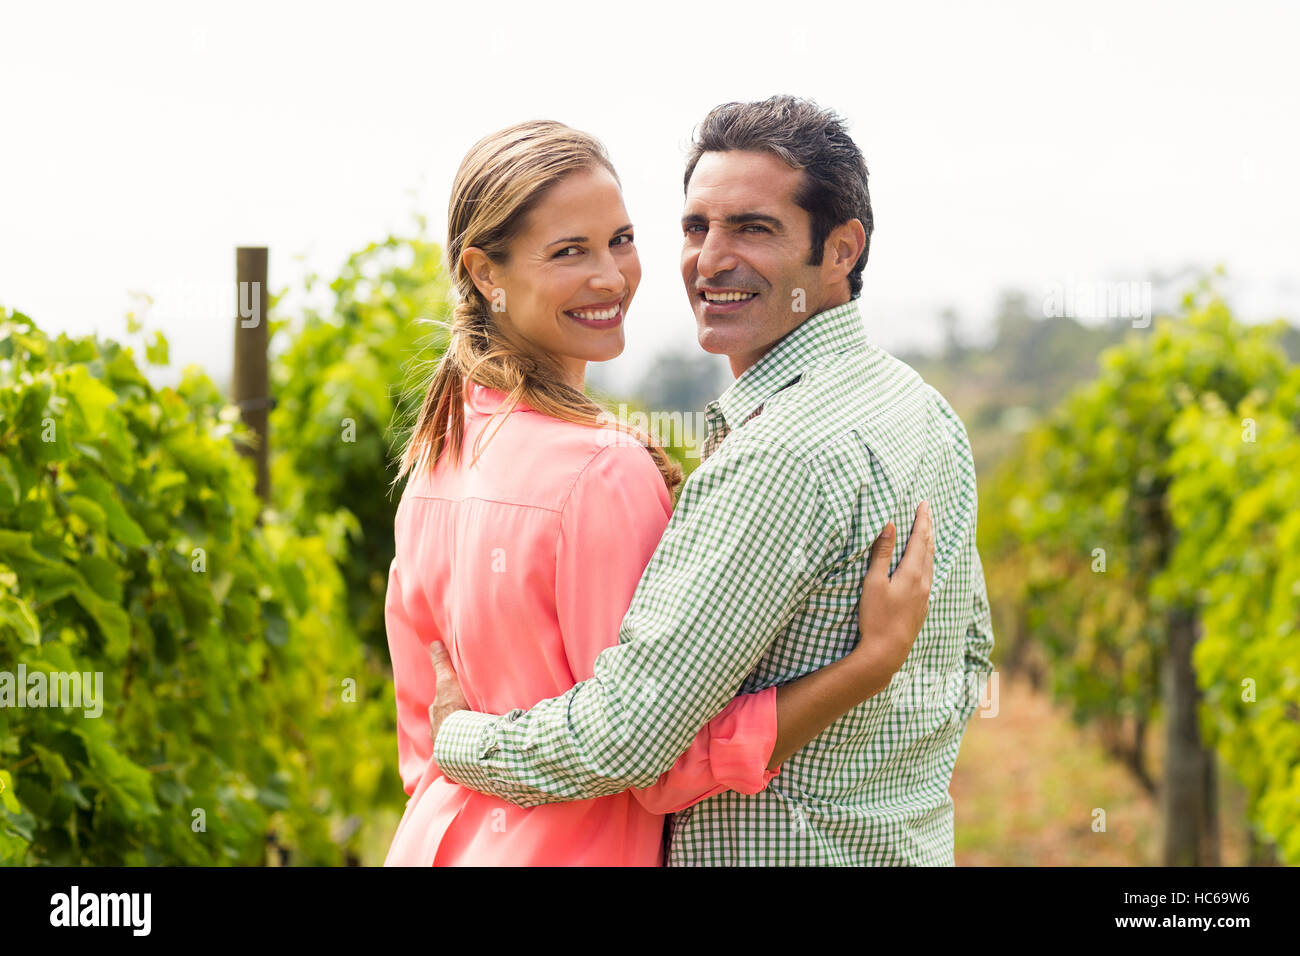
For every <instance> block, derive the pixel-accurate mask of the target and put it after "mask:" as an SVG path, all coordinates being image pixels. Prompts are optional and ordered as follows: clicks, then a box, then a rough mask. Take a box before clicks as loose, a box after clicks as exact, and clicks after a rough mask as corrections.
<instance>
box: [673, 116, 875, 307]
mask: <svg viewBox="0 0 1300 956" xmlns="http://www.w3.org/2000/svg"><path fill="white" fill-rule="evenodd" d="M733 149H746V150H754V151H755V152H768V153H772V154H774V155H776V156H777V157H779V158H780V159H781V160H783V161H784V162H785V163H786V164H787V165H788V166H790V167H792V168H793V169H802V170H803V171H804V177H803V184H802V185H801V186H800V187H799V189H798V191H797V192H796V193H795V197H794V200H795V202H796V203H797V204H798V206H799V208H800V209H803V210H804V211H806V212H807V213H808V214H809V215H810V216H811V217H812V254H811V256H810V257H809V259H808V265H810V266H816V265H821V261H822V250H823V247H824V246H825V245H826V238H827V237H828V236H829V235H830V234H831V230H832V229H834V228H835V227H836V226H840V225H843V224H844V223H846V222H848V221H849V220H850V219H857V220H860V221H861V222H862V228H863V229H864V230H865V231H866V234H867V242H866V245H865V246H863V248H862V255H861V256H860V257H859V258H858V261H857V262H856V263H854V265H853V270H852V271H851V272H850V273H849V298H851V299H856V298H857V297H858V296H859V295H860V294H861V293H862V270H863V269H865V268H866V265H867V252H868V251H869V250H870V249H871V229H872V218H871V194H870V193H869V192H868V191H867V161H866V160H865V159H863V157H862V151H861V150H860V149H858V146H857V144H856V143H855V142H853V139H852V138H851V137H850V136H849V133H848V129H847V126H846V124H845V122H844V120H843V119H842V118H841V117H840V116H839V115H838V114H836V113H835V112H833V111H832V110H828V109H823V108H821V107H820V106H818V105H817V104H816V103H814V102H812V101H811V100H804V99H800V98H799V97H797V96H773V97H770V98H768V99H766V100H763V101H762V102H758V103H723V104H722V105H721V106H718V107H715V108H714V109H713V110H712V111H711V112H710V113H709V115H708V116H706V117H704V122H703V123H701V124H700V126H699V129H697V130H696V132H695V140H694V142H693V143H692V144H691V151H690V153H689V155H687V157H686V176H685V178H684V179H683V180H682V188H683V189H685V188H687V187H689V186H690V183H691V174H692V173H694V172H695V164H696V163H698V162H699V161H700V157H701V156H703V155H704V154H705V153H721V152H726V151H727V150H733Z"/></svg>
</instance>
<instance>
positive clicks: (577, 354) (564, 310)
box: [464, 167, 641, 389]
mask: <svg viewBox="0 0 1300 956" xmlns="http://www.w3.org/2000/svg"><path fill="white" fill-rule="evenodd" d="M464 262H465V265H466V268H467V269H468V270H469V273H470V275H471V276H472V277H473V279H474V283H475V285H476V286H478V289H479V291H480V292H481V293H482V294H483V296H484V298H485V299H487V301H488V304H489V306H490V308H491V309H492V318H493V320H494V321H497V322H499V323H500V324H501V326H502V328H503V329H504V331H505V332H506V334H507V335H510V336H511V337H512V338H515V339H516V341H517V342H518V343H519V344H520V345H522V346H523V347H525V348H530V349H532V350H534V351H536V352H545V353H549V354H550V355H551V356H553V357H554V358H555V359H556V360H557V361H558V362H559V363H560V366H561V367H562V368H563V369H564V370H565V373H566V378H567V380H568V381H569V383H570V384H571V385H575V386H576V387H577V388H579V389H581V388H582V385H583V382H584V379H585V375H586V369H587V363H588V362H602V361H607V360H608V359H612V358H614V357H615V356H617V355H619V354H620V353H621V352H622V351H623V345H624V340H623V316H624V314H625V313H626V311H627V308H628V306H629V305H630V304H631V302H632V296H633V294H634V293H635V292H636V287H637V284H638V283H639V282H640V281H641V262H640V260H639V259H638V258H637V254H636V247H635V246H634V245H633V244H632V224H631V222H630V221H629V219H628V214H627V209H625V208H624V206H623V193H622V190H620V189H619V186H618V181H617V180H615V179H614V177H613V175H611V174H610V172H609V171H608V170H607V169H605V168H604V167H596V168H594V169H590V170H583V171H579V172H574V173H570V174H569V175H568V176H566V177H565V178H564V179H562V180H560V182H558V183H557V184H556V185H555V186H553V187H551V189H550V190H548V191H547V193H546V195H545V196H543V197H542V199H541V201H540V202H539V203H538V204H537V205H536V206H535V207H534V208H533V210H532V212H531V213H530V214H529V215H528V217H527V218H526V220H525V222H524V228H523V231H522V232H520V233H519V234H518V235H517V236H516V237H515V239H514V241H513V242H512V243H511V244H510V249H509V259H508V261H507V262H505V263H494V262H492V261H491V260H490V259H488V258H487V256H486V255H484V254H483V253H482V251H481V250H478V249H472V248H471V249H467V250H465V254H464Z"/></svg>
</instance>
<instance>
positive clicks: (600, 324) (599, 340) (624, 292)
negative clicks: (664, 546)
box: [385, 122, 933, 866]
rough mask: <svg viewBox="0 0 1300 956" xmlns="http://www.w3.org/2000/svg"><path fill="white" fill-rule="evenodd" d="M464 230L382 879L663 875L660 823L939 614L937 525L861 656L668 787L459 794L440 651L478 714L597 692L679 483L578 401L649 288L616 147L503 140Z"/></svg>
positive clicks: (823, 716) (829, 701)
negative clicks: (519, 797) (499, 872)
mask: <svg viewBox="0 0 1300 956" xmlns="http://www.w3.org/2000/svg"><path fill="white" fill-rule="evenodd" d="M447 235H448V248H447V252H448V263H449V266H450V268H451V271H452V273H453V275H454V278H455V287H456V293H457V297H458V303H457V305H456V308H455V312H454V317H453V319H452V322H451V335H450V342H449V344H448V347H447V351H446V353H445V355H444V356H443V358H442V360H441V362H440V364H439V366H438V369H437V370H436V372H435V373H434V377H433V380H432V381H431V382H430V384H429V387H428V390H427V393H426V395H425V399H424V404H423V407H422V409H421V412H420V416H419V419H418V421H417V423H416V426H415V429H414V431H413V432H412V435H411V438H410V441H409V443H408V444H407V447H406V448H405V450H404V452H403V455H402V461H401V468H400V471H399V474H398V480H400V479H401V478H402V477H403V476H404V475H406V474H407V473H408V472H409V473H410V478H409V480H408V482H407V485H406V488H405V491H404V492H403V495H402V501H401V504H400V506H399V509H398V513H397V519H396V525H395V531H396V538H397V548H396V551H397V553H396V556H395V557H394V559H393V563H392V566H391V568H390V571H389V584H388V595H387V601H386V619H387V625H388V641H389V648H390V651H391V654H392V661H393V679H394V682H395V685H396V693H397V716H398V754H399V763H400V769H401V774H402V780H403V786H404V788H405V790H406V792H407V793H408V794H409V795H410V800H409V801H408V803H407V805H406V811H405V813H404V814H403V816H402V820H401V823H400V824H399V825H398V829H397V833H396V835H395V836H394V839H393V844H392V847H391V848H390V850H389V853H388V857H387V860H386V861H385V863H386V865H426V866H427V865H465V864H471V865H643V866H652V865H656V864H658V863H659V862H660V858H661V848H662V834H663V822H664V821H663V816H662V815H663V814H665V813H670V812H674V811H676V810H680V809H684V808H685V807H686V806H689V805H691V804H692V803H695V802H697V801H699V800H702V799H704V798H705V797H708V796H711V795H713V794H716V793H720V792H722V791H724V790H726V789H735V790H737V791H739V792H742V793H757V792H758V791H760V790H761V789H762V788H763V787H764V786H766V784H767V782H768V780H770V779H771V778H772V777H773V776H774V775H775V774H776V773H778V772H779V765H780V762H781V761H782V760H784V759H785V758H786V757H787V756H789V755H790V754H791V753H793V752H794V751H795V750H797V749H798V748H799V747H801V746H803V745H804V744H805V743H807V742H808V741H809V740H811V739H812V738H813V737H815V736H816V735H817V734H819V733H820V732H821V731H822V730H824V729H825V728H826V727H827V726H828V725H829V724H830V723H831V722H832V721H833V720H835V719H836V718H837V717H839V716H840V715H841V714H842V713H844V712H845V711H847V710H848V709H849V708H851V707H852V706H855V705H856V704H858V703H860V702H861V701H862V700H865V699H866V698H868V697H870V696H872V695H873V694H875V693H876V692H878V691H879V690H880V689H882V688H883V687H884V686H886V685H887V684H888V683H889V680H890V678H891V677H892V676H893V674H894V672H895V671H896V670H897V669H898V668H899V667H900V666H901V664H902V662H903V660H904V658H905V657H906V656H907V653H908V651H909V650H910V647H911V643H912V641H913V639H914V638H915V636H916V633H917V631H918V630H919V629H920V625H921V621H922V620H923V618H924V616H925V609H926V604H927V600H928V592H929V566H930V562H931V561H932V552H933V541H932V534H931V531H930V527H929V515H928V511H927V510H926V508H925V506H924V505H923V506H922V509H921V511H919V512H918V523H917V525H916V528H915V533H914V536H915V537H916V538H917V539H918V540H919V541H921V545H920V546H919V547H917V548H912V547H909V548H908V551H907V553H906V554H905V556H904V559H903V562H904V564H905V565H906V566H907V568H908V571H909V573H908V574H907V575H897V574H896V576H895V580H893V581H892V582H891V579H890V577H889V575H888V572H887V569H888V565H889V558H890V554H891V552H892V550H893V546H894V534H893V528H892V526H887V527H886V530H885V532H884V533H882V536H881V538H880V539H878V541H877V544H876V550H875V551H873V560H872V561H871V562H870V566H871V569H872V572H871V573H868V575H867V583H866V585H865V588H864V600H863V607H864V608H866V607H870V609H871V612H870V614H869V615H865V619H864V620H863V621H861V622H860V630H861V632H862V641H861V642H860V644H859V646H858V648H856V649H855V650H854V651H853V652H852V653H850V654H849V655H848V656H847V657H845V658H844V659H842V660H840V661H837V662H835V663H833V664H831V665H829V666H827V667H825V668H823V669H821V670H819V671H816V672H815V673H812V674H809V675H807V676H806V677H804V678H802V679H800V680H798V681H794V682H792V683H790V684H788V685H785V686H783V687H781V688H779V689H778V688H775V687H770V688H767V689H765V690H763V691H760V692H758V693H754V694H747V695H743V696H740V697H737V698H736V699H735V700H733V701H732V702H731V704H729V705H728V706H727V707H726V709H724V710H723V711H722V713H720V714H719V715H718V716H717V717H715V718H714V719H713V720H712V721H711V722H710V723H709V724H707V725H706V726H705V727H704V728H703V729H701V731H700V732H699V734H698V736H697V737H696V739H695V741H694V742H693V744H692V745H691V747H690V749H689V750H688V751H687V752H686V753H685V754H683V755H682V757H681V758H680V759H679V760H678V762H677V763H676V764H675V765H674V766H673V767H672V768H671V769H669V770H668V771H667V772H666V773H664V774H663V776H662V777H661V778H660V780H659V781H658V782H657V783H656V784H655V785H653V786H651V787H648V788H646V789H644V790H630V791H625V792H623V793H619V794H615V795H613V796H608V797H601V798H597V799H591V800H582V801H574V802H569V803H553V804H546V805H542V806H537V807H532V808H523V807H518V806H515V805H513V804H510V803H507V802H505V801H502V800H499V799H497V798H496V797H493V796H490V795H487V794H482V793H478V792H476V791H473V790H470V789H468V788H466V787H463V786H461V785H460V784H458V783H455V782H453V781H451V780H448V779H447V778H446V777H444V776H442V775H441V773H440V772H439V770H438V767H437V765H436V764H435V763H434V761H433V759H432V749H433V748H432V741H431V740H430V735H429V719H430V715H429V709H430V706H431V705H432V704H433V702H434V700H435V696H436V690H437V683H438V682H437V679H436V676H435V671H434V666H433V662H432V661H431V658H430V649H431V646H432V645H433V644H434V642H440V643H441V644H442V646H443V647H444V648H445V653H446V655H447V657H448V659H449V662H450V665H451V666H452V667H453V668H454V671H455V674H456V675H457V676H458V678H459V681H460V682H461V685H462V686H463V691H464V695H465V700H466V706H468V707H470V708H472V709H474V710H479V711H483V712H489V713H498V714H500V713H505V712H507V711H509V710H511V709H514V708H528V707H530V706H532V705H533V704H535V703H537V702H538V701H541V700H544V699H547V698H550V697H555V696H558V695H560V694H562V693H563V692H564V691H566V690H568V689H569V688H570V687H572V686H573V685H574V684H576V683H577V682H579V681H582V680H585V679H588V678H590V677H591V676H592V667H593V663H594V661H595V658H596V656H597V654H599V653H600V651H601V649H603V648H604V647H607V646H609V645H611V644H615V643H617V641H618V632H619V624H620V621H621V620H622V617H623V615H624V613H625V612H626V610H627V608H628V605H629V603H630V602H631V598H632V592H633V591H634V589H635V587H636V584H637V581H638V579H639V578H640V576H641V573H642V571H643V570H644V569H645V566H646V564H647V563H648V562H649V559H650V556H651V554H652V552H653V551H654V548H655V545H656V543H657V542H658V539H659V537H660V535H661V534H662V532H663V530H664V528H665V526H666V524H667V522H668V518H669V514H670V512H671V501H672V498H671V492H672V490H673V489H674V488H675V486H676V485H677V484H678V483H679V482H680V481H681V470H680V469H679V468H678V467H677V466H676V465H674V464H673V463H672V461H671V460H670V459H669V458H668V457H667V456H666V455H665V454H664V452H663V449H662V448H661V447H660V446H659V445H658V444H657V443H656V442H655V441H654V440H653V439H652V438H651V437H649V436H644V435H640V434H639V433H636V432H634V431H633V430H631V429H628V428H626V427H623V426H621V425H611V424H609V423H608V422H609V416H608V415H605V414H603V412H604V410H603V409H602V408H601V407H600V406H598V405H597V404H595V403H594V402H593V401H591V400H590V399H589V398H587V397H586V396H585V395H584V393H583V385H584V376H585V372H586V366H587V363H588V362H593V361H605V360H608V359H612V358H614V357H615V356H617V355H618V354H619V353H620V352H622V350H623V344H624V339H623V319H624V316H625V314H626V311H627V308H628V306H629V305H630V303H631V301H632V297H633V295H634V293H635V292H636V288H637V285H638V283H639V281H640V277H641V268H640V263H639V261H638V259H637V253H636V249H635V247H634V245H633V230H632V226H631V224H630V222H629V219H628V215H627V210H626V209H625V208H624V205H623V199H622V193H621V190H620V187H619V182H618V178H617V176H616V174H615V172H614V169H613V166H612V165H611V163H610V161H609V159H608V157H607V156H606V154H605V151H604V149H603V147H602V146H601V145H600V144H599V143H598V142H597V141H596V140H595V139H593V138H592V137H590V136H588V135H586V134H584V133H580V132H578V131H576V130H573V129H570V128H568V127H566V126H564V125H562V124H559V123H552V122H533V123H523V124H519V125H517V126H512V127H509V128H507V129H504V130H502V131H500V132H498V133H496V134H493V135H491V136H488V137H486V138H485V139H483V140H482V141H480V142H479V143H478V144H476V145H475V146H474V147H473V148H472V149H471V150H470V152H469V154H468V155H467V156H466V157H465V160H464V161H463V162H462V164H461V167H460V170H459V172H458V173H457V175H456V180H455V183H454V185H453V188H452V196H451V202H450V205H449V216H448V229H447ZM877 555H878V556H879V560H876V557H877ZM448 683H449V682H448V681H444V688H445V687H446V686H447V684H448Z"/></svg>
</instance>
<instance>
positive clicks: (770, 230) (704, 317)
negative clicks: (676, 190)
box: [682, 150, 826, 376]
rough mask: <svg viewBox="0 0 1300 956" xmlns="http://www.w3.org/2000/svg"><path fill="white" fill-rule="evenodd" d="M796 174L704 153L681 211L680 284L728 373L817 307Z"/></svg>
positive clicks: (752, 155)
mask: <svg viewBox="0 0 1300 956" xmlns="http://www.w3.org/2000/svg"><path fill="white" fill-rule="evenodd" d="M803 175H804V173H803V170H799V169H791V168H790V167H789V166H787V165H786V164H785V163H784V162H783V161H782V160H781V159H780V158H778V157H776V156H774V155H772V154H770V153H761V152H752V151H749V150H729V151H727V152H720V153H705V154H704V155H703V156H701V157H700V160H699V163H698V164H697V165H696V167H695V171H694V173H692V175H691V181H690V184H689V185H688V186H687V189H686V206H685V208H684V209H683V211H682V237H683V239H682V280H683V281H684V282H685V284H686V294H687V295H688V296H689V297H690V299H691V307H692V308H693V309H694V310H695V324H696V332H697V335H698V337H699V341H700V347H701V348H703V349H704V350H705V351H706V352H712V353H715V354H721V355H726V356H728V357H729V358H730V359H731V371H732V374H734V375H736V376H739V375H740V373H741V372H743V371H744V370H745V369H747V368H749V367H750V366H751V365H753V364H754V363H755V362H757V361H758V360H759V359H760V358H762V357H763V355H764V354H765V353H766V352H767V351H768V350H769V349H771V347H772V346H773V345H775V344H776V342H777V341H778V340H779V339H781V338H782V337H783V336H785V335H786V334H787V333H788V332H790V331H791V330H792V329H794V328H795V327H796V326H797V325H799V324H800V323H801V322H803V321H804V319H806V318H808V317H809V316H810V315H812V314H814V313H815V312H818V311H820V310H821V308H823V305H822V303H823V301H824V300H825V297H826V289H825V288H824V285H823V283H824V279H823V276H822V272H823V269H822V267H821V266H810V265H808V259H809V253H810V250H811V246H810V243H811V238H812V219H811V216H809V214H808V213H807V212H805V211H804V210H803V209H800V208H799V206H798V205H797V204H796V203H795V199H794V197H795V193H796V191H797V190H798V188H799V186H800V184H801V183H802V181H803Z"/></svg>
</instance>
